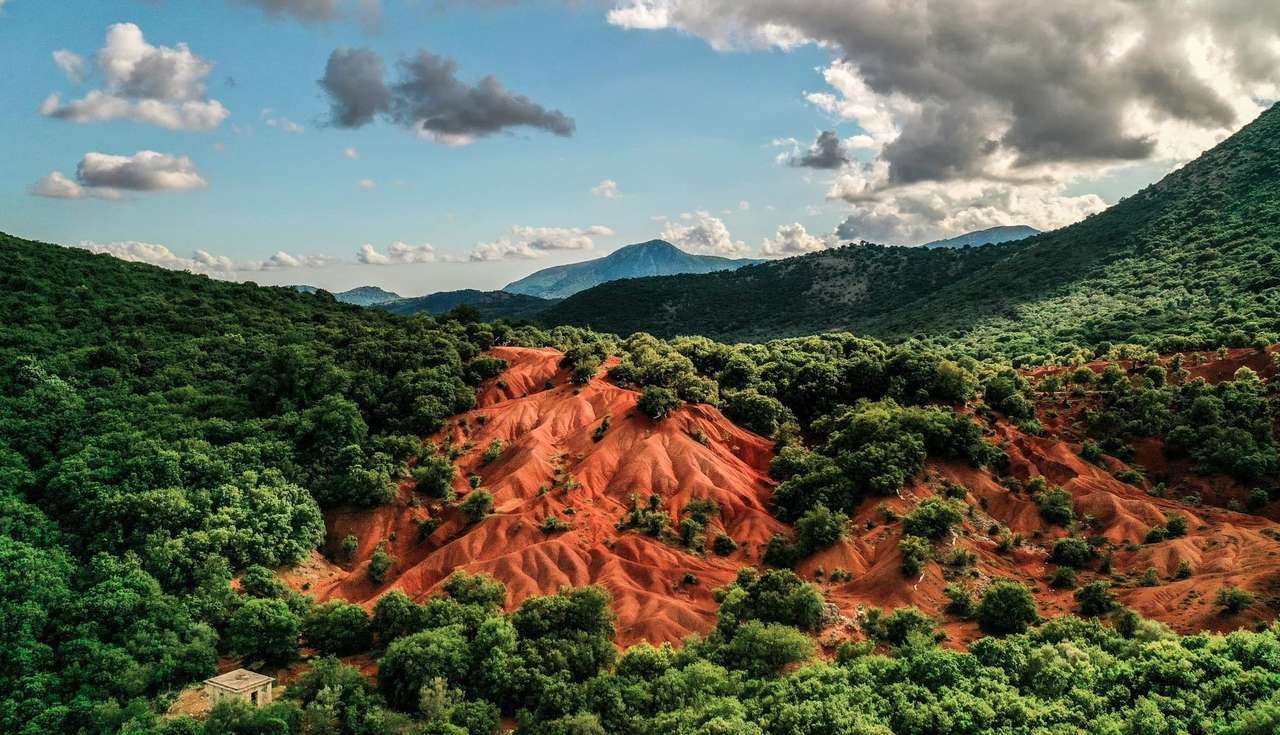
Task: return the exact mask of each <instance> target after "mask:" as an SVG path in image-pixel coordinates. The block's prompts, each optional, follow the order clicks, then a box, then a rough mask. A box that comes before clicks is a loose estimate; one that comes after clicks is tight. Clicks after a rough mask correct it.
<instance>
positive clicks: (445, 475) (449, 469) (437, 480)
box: [413, 457, 457, 499]
mask: <svg viewBox="0 0 1280 735" xmlns="http://www.w3.org/2000/svg"><path fill="white" fill-rule="evenodd" d="M456 474H457V470H456V469H455V468H454V466H453V463H452V462H450V461H449V459H448V458H447V457H426V458H424V459H421V460H419V462H418V464H417V465H416V466H414V468H413V481H414V483H415V485H416V487H417V490H418V492H420V493H422V494H424V495H426V496H428V497H432V498H444V499H447V498H449V497H450V496H451V495H452V494H453V478H454V476H455V475H456Z"/></svg>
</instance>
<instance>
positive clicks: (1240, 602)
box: [1214, 585, 1253, 615]
mask: <svg viewBox="0 0 1280 735" xmlns="http://www.w3.org/2000/svg"><path fill="white" fill-rule="evenodd" d="M1214 600H1215V601H1216V602H1217V603H1218V606H1219V607H1221V608H1222V609H1223V610H1225V611H1226V612H1228V613H1231V614H1233V615H1234V614H1236V613H1238V612H1240V611H1242V610H1244V609H1245V608H1247V607H1249V606H1250V605H1252V604H1253V593H1252V592H1249V591H1248V590H1243V589H1240V588H1239V587H1236V586H1235V585H1231V586H1227V587H1223V588H1222V589H1220V590H1218V594H1217V596H1216V597H1215V598H1214Z"/></svg>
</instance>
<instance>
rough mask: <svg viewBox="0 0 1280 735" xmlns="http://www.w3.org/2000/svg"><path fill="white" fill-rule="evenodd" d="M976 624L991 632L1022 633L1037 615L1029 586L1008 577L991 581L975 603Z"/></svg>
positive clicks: (1036, 618) (1038, 612)
mask: <svg viewBox="0 0 1280 735" xmlns="http://www.w3.org/2000/svg"><path fill="white" fill-rule="evenodd" d="M977 618H978V626H979V627H980V628H982V630H983V631H984V632H987V633H993V634H1003V633H1021V632H1022V631H1024V630H1026V629H1027V626H1028V625H1031V624H1032V623H1034V622H1036V621H1037V620H1039V619H1040V611H1039V609H1038V608H1037V607H1036V600H1035V598H1034V597H1032V596H1031V590H1029V589H1027V588H1026V586H1024V585H1021V584H1018V583H1017V582H1013V581H1010V580H999V581H997V582H993V583H992V584H991V585H990V586H988V587H987V589H986V590H984V591H983V593H982V601H981V602H979V603H978V610H977Z"/></svg>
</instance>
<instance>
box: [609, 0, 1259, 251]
mask: <svg viewBox="0 0 1280 735" xmlns="http://www.w3.org/2000/svg"><path fill="white" fill-rule="evenodd" d="M609 20H610V22H611V23H613V24H615V25H618V26H622V27H627V28H634V29H648V30H653V29H678V30H681V31H684V32H687V33H690V34H694V35H697V36H700V37H702V38H704V39H705V40H706V41H707V42H709V43H710V44H711V45H712V46H714V47H715V48H718V49H743V48H746V49H752V48H779V49H784V50H785V49H790V48H794V47H796V46H798V45H802V44H814V45H818V46H820V47H822V48H826V49H829V50H830V51H831V53H832V59H833V60H832V61H831V63H830V64H829V65H828V67H827V68H826V70H825V72H824V79H825V81H826V83H827V85H828V87H829V89H827V90H820V91H810V92H808V93H807V94H806V99H808V101H809V102H811V103H812V104H814V105H816V106H817V107H819V108H820V109H822V110H823V111H825V112H827V113H829V114H831V115H832V116H833V117H834V118H835V120H836V121H837V122H840V123H849V124H856V125H857V127H858V128H860V129H861V130H860V132H859V133H858V135H857V136H854V137H853V138H851V139H847V140H846V141H845V147H846V148H848V147H856V148H866V149H867V151H868V154H869V155H868V156H867V158H868V159H869V160H866V161H865V162H860V161H855V160H847V159H849V156H848V155H847V153H846V155H844V156H841V155H839V149H838V148H837V147H836V146H835V143H836V142H838V139H836V138H835V136H834V134H833V135H832V136H830V137H828V138H827V139H826V140H825V141H824V140H823V138H822V137H820V138H819V140H818V141H817V142H816V144H815V145H814V146H813V147H811V148H809V149H807V150H804V149H801V150H800V151H799V152H798V157H796V158H794V159H793V160H794V161H795V162H796V163H797V164H798V165H816V167H818V168H825V169H828V170H832V171H837V172H839V173H838V180H837V183H836V185H835V186H833V188H832V196H833V197H834V198H835V199H836V200H842V201H845V202H848V204H849V205H850V207H851V210H852V214H851V219H852V220H853V221H854V222H864V223H866V225H865V226H866V230H865V231H873V230H874V229H875V227H876V226H883V225H887V223H888V220H889V219H890V218H892V217H895V216H898V215H906V216H907V220H908V221H907V222H906V223H904V225H903V229H901V230H898V231H892V230H889V231H885V235H886V237H891V238H892V239H894V240H896V241H906V240H908V239H912V238H914V237H915V236H917V235H919V234H920V233H923V232H925V230H929V229H930V227H929V225H930V224H931V225H932V229H931V231H929V232H928V233H927V234H924V235H923V237H924V238H928V237H932V236H935V235H939V234H949V232H950V231H949V230H948V229H947V228H949V227H951V226H960V224H959V223H960V222H961V221H969V220H972V221H980V222H989V223H991V224H1012V223H1015V222H1026V223H1027V224H1032V225H1033V226H1042V225H1045V224H1048V225H1050V226H1060V225H1062V224H1065V223H1066V222H1069V221H1071V220H1069V219H1058V218H1059V217H1076V216H1079V215H1081V214H1082V213H1087V212H1088V211H1090V210H1091V208H1092V207H1093V205H1094V204H1095V203H1096V202H1095V201H1094V200H1096V197H1095V198H1092V199H1090V198H1081V197H1072V196H1067V195H1065V194H1064V192H1065V191H1067V190H1068V187H1069V186H1071V185H1072V184H1080V183H1086V184H1087V183H1088V182H1089V181H1091V180H1095V179H1097V178H1099V177H1103V176H1106V175H1108V174H1110V173H1113V172H1114V171H1115V170H1117V168H1119V167H1122V166H1125V165H1130V164H1134V163H1139V162H1151V161H1159V162H1169V163H1173V162H1178V161H1182V160H1186V159H1188V158H1190V157H1193V156H1195V155H1196V154H1198V153H1199V152H1200V151H1203V150H1205V149H1206V148H1208V147H1210V146H1212V145H1213V144H1214V143H1215V142H1217V141H1218V140H1221V139H1222V138H1223V137H1225V136H1226V135H1228V134H1229V133H1230V132H1231V131H1232V130H1234V129H1235V128H1237V127H1238V126H1239V125H1241V124H1243V123H1244V122H1245V121H1247V120H1249V119H1251V118H1252V117H1254V116H1256V115H1257V114H1258V113H1259V112H1260V111H1261V109H1262V105H1263V104H1265V101H1266V100H1274V99H1275V98H1276V97H1277V96H1280V87H1278V86H1277V79H1276V76H1275V74H1274V70H1275V69H1276V68H1280V4H1277V3H1257V2H1254V1H1253V0H1188V2H1182V3H1173V4H1171V3H1135V2H1130V1H1129V0H1063V2H1059V3H1056V4H1054V5H1053V6H1052V7H1049V6H1046V5H1044V4H1041V3H1026V2H1023V0H936V1H935V2H883V1H882V0H847V1H845V2H832V1H831V0H745V1H744V0H619V1H618V2H617V3H616V5H615V7H614V9H613V10H612V12H610V14H609ZM824 143H825V145H824ZM841 158H844V159H846V160H843V161H842V160H840V159H841ZM1077 188H1078V187H1077ZM962 192H963V195H962ZM938 204H949V205H952V206H954V207H955V209H952V210H943V209H938V210H936V212H935V213H934V214H933V215H931V217H932V219H931V220H929V221H926V220H923V219H920V218H919V215H918V214H915V215H913V213H922V212H924V211H926V210H928V209H930V208H931V207H934V206H935V205H938ZM1002 207H1008V208H1007V209H1002ZM1037 223H1038V224H1037ZM846 229H849V228H846Z"/></svg>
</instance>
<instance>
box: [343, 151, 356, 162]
mask: <svg viewBox="0 0 1280 735" xmlns="http://www.w3.org/2000/svg"><path fill="white" fill-rule="evenodd" d="M342 155H344V156H346V157H347V158H350V159H351V160H353V161H354V160H356V159H357V158H359V157H360V151H357V150H356V149H355V148H343V149H342Z"/></svg>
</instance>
